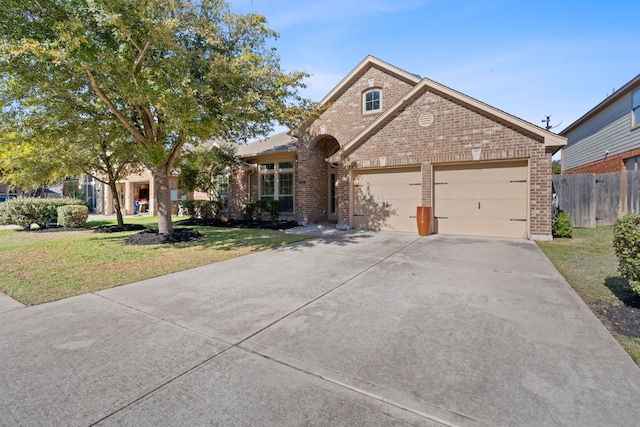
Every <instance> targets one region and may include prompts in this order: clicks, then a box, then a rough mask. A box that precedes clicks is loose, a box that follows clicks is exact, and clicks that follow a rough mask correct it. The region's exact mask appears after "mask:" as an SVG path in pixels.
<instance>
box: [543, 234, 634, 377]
mask: <svg viewBox="0 0 640 427" xmlns="http://www.w3.org/2000/svg"><path fill="white" fill-rule="evenodd" d="M612 241H613V226H608V227H596V228H578V229H575V230H574V237H573V238H572V239H554V240H553V242H539V245H540V248H541V249H542V250H543V251H544V252H545V254H546V255H547V256H548V257H549V259H550V260H551V262H553V264H554V265H555V266H556V268H557V269H558V271H559V272H560V273H561V274H562V275H563V276H564V278H565V279H566V280H567V282H569V284H570V285H571V287H573V289H574V290H575V291H576V292H577V293H578V295H580V297H581V298H582V300H583V301H584V302H585V303H586V304H587V305H588V306H589V307H590V308H591V310H592V311H593V312H594V313H595V315H596V316H598V318H600V320H601V321H602V323H603V324H604V325H605V326H606V327H607V329H609V331H610V332H611V333H612V335H613V336H614V337H615V338H616V339H617V340H618V342H620V344H621V345H622V346H623V347H624V348H625V350H626V351H627V352H628V353H629V355H630V356H631V357H632V358H633V360H635V362H636V363H637V364H638V365H639V366H640V297H638V296H637V295H635V294H634V293H633V291H632V290H631V289H630V288H629V287H628V285H627V282H626V280H625V279H623V278H622V277H621V276H620V273H619V272H618V263H617V260H616V257H615V252H614V250H613V243H612Z"/></svg>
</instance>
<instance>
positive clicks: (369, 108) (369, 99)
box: [362, 89, 382, 113]
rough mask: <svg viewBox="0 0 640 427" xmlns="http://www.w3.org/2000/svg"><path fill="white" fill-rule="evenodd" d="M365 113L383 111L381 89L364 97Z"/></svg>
mask: <svg viewBox="0 0 640 427" xmlns="http://www.w3.org/2000/svg"><path fill="white" fill-rule="evenodd" d="M362 102H363V112H364V113H373V112H376V111H380V110H381V109H382V94H381V93H380V89H374V90H369V91H367V92H365V93H364V95H363V97H362Z"/></svg>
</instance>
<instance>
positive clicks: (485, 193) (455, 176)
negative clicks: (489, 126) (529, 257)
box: [434, 162, 528, 237]
mask: <svg viewBox="0 0 640 427" xmlns="http://www.w3.org/2000/svg"><path fill="white" fill-rule="evenodd" d="M527 179H528V168H527V165H526V163H525V162H509V163H494V164H480V165H473V166H472V167H469V166H466V167H465V166H448V167H440V168H436V170H435V173H434V204H435V211H434V214H435V217H436V227H437V232H438V233H442V234H463V235H474V236H495V237H527V230H528V222H527V206H528V203H527V194H528V191H527V185H528V183H527Z"/></svg>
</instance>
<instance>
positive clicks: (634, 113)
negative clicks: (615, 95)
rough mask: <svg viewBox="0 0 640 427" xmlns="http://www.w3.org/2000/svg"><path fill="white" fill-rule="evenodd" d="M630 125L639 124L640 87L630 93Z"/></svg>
mask: <svg viewBox="0 0 640 427" xmlns="http://www.w3.org/2000/svg"><path fill="white" fill-rule="evenodd" d="M631 126H640V89H636V90H635V92H633V95H632V106H631Z"/></svg>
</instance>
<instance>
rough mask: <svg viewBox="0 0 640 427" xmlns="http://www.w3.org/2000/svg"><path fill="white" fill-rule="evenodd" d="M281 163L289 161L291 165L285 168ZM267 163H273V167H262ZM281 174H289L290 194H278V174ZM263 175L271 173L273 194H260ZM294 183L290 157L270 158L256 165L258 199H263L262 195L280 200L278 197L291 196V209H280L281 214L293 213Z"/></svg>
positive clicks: (292, 161) (294, 206)
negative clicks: (282, 158)
mask: <svg viewBox="0 0 640 427" xmlns="http://www.w3.org/2000/svg"><path fill="white" fill-rule="evenodd" d="M283 163H291V167H290V168H287V167H282V166H281V165H282V164H283ZM267 165H273V168H268V167H265V168H263V166H267ZM281 174H291V175H292V176H291V184H292V189H291V193H292V194H284V195H281V194H280V175H281ZM265 175H273V177H274V179H273V194H266V195H263V194H262V185H263V184H262V177H263V176H265ZM295 185H296V181H295V160H293V159H290V160H272V161H268V162H264V163H260V164H259V165H258V200H263V199H262V198H263V197H266V198H267V199H268V200H280V197H281V196H282V197H291V198H292V203H291V211H280V213H281V214H294V213H295V210H296V205H295V194H296V191H295Z"/></svg>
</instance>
